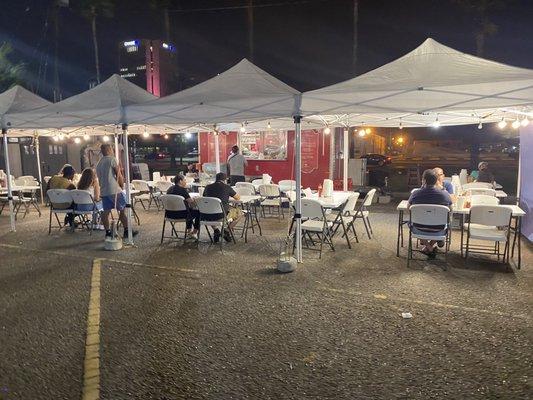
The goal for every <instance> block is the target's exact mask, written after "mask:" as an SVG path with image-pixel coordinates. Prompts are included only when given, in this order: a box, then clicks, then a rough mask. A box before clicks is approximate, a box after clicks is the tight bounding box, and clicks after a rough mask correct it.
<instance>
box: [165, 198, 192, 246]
mask: <svg viewBox="0 0 533 400" xmlns="http://www.w3.org/2000/svg"><path fill="white" fill-rule="evenodd" d="M161 203H162V204H163V210H165V216H164V217H163V229H162V230H161V243H163V240H164V239H174V238H176V239H180V237H179V235H178V232H177V231H176V226H175V224H176V223H177V222H187V219H188V218H189V210H188V209H187V205H186V204H185V199H184V198H183V197H182V196H179V195H176V194H164V195H162V196H161ZM167 222H168V223H169V224H170V226H171V231H170V236H165V226H166V223H167ZM186 240H187V225H185V230H184V235H183V242H184V243H185V241H186Z"/></svg>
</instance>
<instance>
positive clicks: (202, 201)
mask: <svg viewBox="0 0 533 400" xmlns="http://www.w3.org/2000/svg"><path fill="white" fill-rule="evenodd" d="M195 203H196V206H197V207H198V212H199V213H200V231H201V229H202V226H205V230H206V231H207V234H208V235H209V241H210V242H211V243H214V241H213V237H212V236H211V232H209V229H208V227H211V228H213V229H216V228H218V229H220V232H222V233H223V232H224V229H227V230H228V231H229V233H230V235H231V239H232V240H233V243H236V242H235V236H234V235H233V229H231V227H230V226H229V221H228V219H227V217H226V212H225V211H224V207H222V201H221V200H220V199H218V198H216V197H197V198H196V199H195ZM215 215H216V216H218V217H219V218H217V219H216V220H212V219H213V216H215ZM199 242H200V234H198V243H199ZM220 249H222V240H220Z"/></svg>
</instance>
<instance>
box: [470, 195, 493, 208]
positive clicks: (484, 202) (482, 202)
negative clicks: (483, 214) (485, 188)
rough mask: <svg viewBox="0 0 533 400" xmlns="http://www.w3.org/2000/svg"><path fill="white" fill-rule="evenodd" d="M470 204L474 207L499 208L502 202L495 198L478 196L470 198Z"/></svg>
mask: <svg viewBox="0 0 533 400" xmlns="http://www.w3.org/2000/svg"><path fill="white" fill-rule="evenodd" d="M470 204H471V205H473V206H497V205H499V204H500V200H499V199H498V198H497V197H495V196H487V195H486V194H476V195H474V196H472V197H471V198H470Z"/></svg>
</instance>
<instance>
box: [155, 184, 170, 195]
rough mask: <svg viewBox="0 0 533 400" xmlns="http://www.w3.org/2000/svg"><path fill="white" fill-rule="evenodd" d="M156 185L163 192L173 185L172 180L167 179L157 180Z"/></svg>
mask: <svg viewBox="0 0 533 400" xmlns="http://www.w3.org/2000/svg"><path fill="white" fill-rule="evenodd" d="M154 186H155V187H156V188H157V189H159V190H160V191H161V192H163V193H166V192H167V190H168V189H170V187H171V186H172V182H167V181H157V182H156V183H155V184H154Z"/></svg>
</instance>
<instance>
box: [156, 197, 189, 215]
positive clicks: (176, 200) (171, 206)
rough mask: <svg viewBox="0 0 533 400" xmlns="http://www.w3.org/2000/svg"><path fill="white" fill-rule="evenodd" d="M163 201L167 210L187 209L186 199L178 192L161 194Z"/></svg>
mask: <svg viewBox="0 0 533 400" xmlns="http://www.w3.org/2000/svg"><path fill="white" fill-rule="evenodd" d="M161 202H162V203H163V208H164V209H165V211H187V206H186V205H185V199H184V198H183V196H179V195H177V194H164V195H162V196H161Z"/></svg>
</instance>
